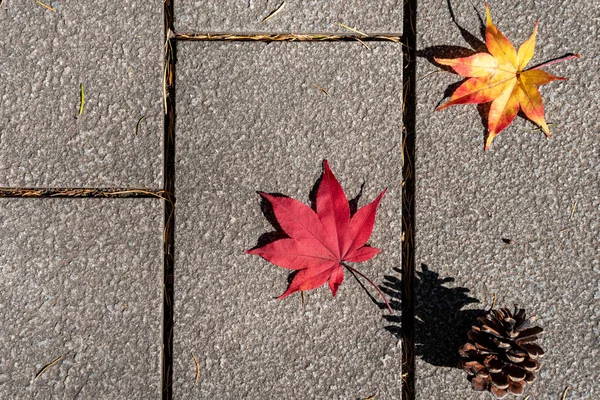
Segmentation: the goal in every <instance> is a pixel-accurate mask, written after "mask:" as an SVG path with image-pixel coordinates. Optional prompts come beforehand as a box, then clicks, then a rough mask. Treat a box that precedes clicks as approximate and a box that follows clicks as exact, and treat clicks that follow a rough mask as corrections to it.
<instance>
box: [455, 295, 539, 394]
mask: <svg viewBox="0 0 600 400" xmlns="http://www.w3.org/2000/svg"><path fill="white" fill-rule="evenodd" d="M534 321H535V317H530V318H527V316H526V314H525V310H524V309H522V308H521V309H520V308H518V307H516V306H515V310H514V312H511V311H510V310H509V309H508V308H502V309H499V310H490V311H489V312H488V313H487V314H486V315H485V316H482V317H479V318H477V323H476V325H473V327H472V328H471V330H470V331H469V333H468V336H469V341H468V342H467V343H466V344H465V345H463V346H462V347H461V348H460V350H459V353H460V355H461V357H463V361H462V363H461V365H462V368H463V369H465V370H466V371H467V372H468V373H469V380H470V381H471V385H472V387H473V389H474V390H476V391H485V390H489V391H490V392H491V393H492V394H493V395H494V396H495V397H496V398H497V399H502V398H504V397H506V396H507V395H508V394H509V393H512V394H523V391H524V389H525V386H526V385H527V384H528V383H529V384H531V383H532V382H533V381H534V380H535V378H536V377H535V372H537V371H538V370H539V369H540V367H541V365H540V362H539V358H540V357H542V356H543V355H544V350H542V348H541V347H540V346H539V345H538V344H536V343H535V342H536V341H537V340H538V335H539V334H540V333H542V328H540V327H538V326H533V322H534Z"/></svg>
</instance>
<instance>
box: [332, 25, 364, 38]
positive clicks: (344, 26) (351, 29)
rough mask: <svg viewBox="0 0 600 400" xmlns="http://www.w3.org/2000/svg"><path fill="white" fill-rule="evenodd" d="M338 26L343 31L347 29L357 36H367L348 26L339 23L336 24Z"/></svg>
mask: <svg viewBox="0 0 600 400" xmlns="http://www.w3.org/2000/svg"><path fill="white" fill-rule="evenodd" d="M338 25H339V26H341V27H342V28H344V29H348V30H349V31H350V32H354V33H358V34H359V35H363V36H369V35H367V34H366V33H363V32H361V31H359V30H357V29H354V28H351V27H349V26H348V25H344V24H342V23H341V22H338Z"/></svg>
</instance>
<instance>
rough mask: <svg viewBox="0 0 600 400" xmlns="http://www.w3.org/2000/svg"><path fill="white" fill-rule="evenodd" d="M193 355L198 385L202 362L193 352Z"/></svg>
mask: <svg viewBox="0 0 600 400" xmlns="http://www.w3.org/2000/svg"><path fill="white" fill-rule="evenodd" d="M192 357H193V358H194V364H195V365H196V375H195V377H194V385H196V384H197V383H198V379H200V364H199V363H198V359H197V358H196V356H195V355H194V353H192Z"/></svg>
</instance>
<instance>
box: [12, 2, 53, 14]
mask: <svg viewBox="0 0 600 400" xmlns="http://www.w3.org/2000/svg"><path fill="white" fill-rule="evenodd" d="M33 1H35V2H36V3H38V4H39V5H40V6H42V7H44V8H45V9H46V10H50V11H52V12H56V10H55V9H54V8H52V7H50V6H49V5H48V4H44V3H42V2H41V1H40V0H33ZM0 4H2V3H1V2H0Z"/></svg>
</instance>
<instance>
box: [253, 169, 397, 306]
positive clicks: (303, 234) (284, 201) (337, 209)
mask: <svg viewBox="0 0 600 400" xmlns="http://www.w3.org/2000/svg"><path fill="white" fill-rule="evenodd" d="M323 167H324V171H323V176H322V179H321V182H320V184H319V188H318V190H317V195H316V201H315V203H316V207H315V209H316V211H315V210H313V209H312V208H311V207H309V206H307V205H306V204H304V203H302V202H300V201H298V200H295V199H292V198H290V197H280V196H273V195H271V194H267V193H263V192H259V194H260V196H261V197H262V198H264V199H265V200H266V201H268V202H269V203H270V204H271V206H272V207H273V213H274V216H275V219H276V220H277V222H278V223H279V225H280V227H281V229H282V230H283V231H284V232H285V234H286V235H287V236H288V237H287V238H284V239H279V240H276V241H274V242H271V243H268V244H266V245H265V246H262V247H258V248H254V249H251V250H247V251H246V253H247V254H257V255H259V256H261V257H262V258H264V259H265V260H267V261H270V262H271V263H273V264H275V265H278V266H280V267H283V268H288V269H291V270H295V271H297V272H296V273H295V275H294V277H293V279H292V281H291V283H290V284H289V286H288V288H287V290H286V291H285V293H283V294H282V295H281V296H279V297H278V298H277V299H278V300H281V299H283V298H284V297H286V296H289V295H290V294H292V293H294V292H297V291H304V290H311V289H315V288H318V287H319V286H321V285H323V284H325V282H329V288H330V289H331V293H332V294H333V296H335V294H336V293H337V290H338V288H339V286H340V285H341V284H342V282H343V280H344V269H343V267H346V268H347V269H349V270H350V271H352V272H354V273H356V274H358V275H360V276H362V277H363V278H365V279H366V280H367V281H368V282H369V283H370V284H371V285H373V287H375V289H376V290H377V291H378V292H379V294H380V295H381V296H382V297H383V299H384V301H385V303H386V305H387V307H388V309H389V310H390V312H392V311H391V308H390V306H389V304H388V302H387V300H386V299H385V297H384V296H383V293H381V291H380V290H379V288H378V287H377V286H376V285H375V284H374V283H373V282H372V281H371V280H370V279H368V278H367V277H366V276H365V275H363V274H362V273H361V272H359V271H357V270H356V269H354V268H352V267H350V266H349V265H348V264H347V262H362V261H367V260H369V259H371V258H373V257H374V256H375V255H376V254H378V253H379V252H381V250H380V249H377V248H374V247H371V246H368V245H367V244H366V243H367V240H369V237H370V236H371V232H372V231H373V226H374V225H375V214H376V212H377V207H378V206H379V202H380V201H381V198H382V197H383V195H384V194H385V192H386V190H387V189H386V190H384V191H383V192H381V194H379V196H377V198H376V199H375V201H373V202H372V203H369V204H367V205H366V206H364V207H362V208H361V209H359V210H358V211H357V212H356V213H354V215H350V205H349V203H348V199H347V198H346V194H345V193H344V189H342V186H341V185H340V183H339V182H338V180H337V179H336V177H335V175H334V174H333V172H332V171H331V169H330V168H329V164H328V163H327V160H325V161H323Z"/></svg>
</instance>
